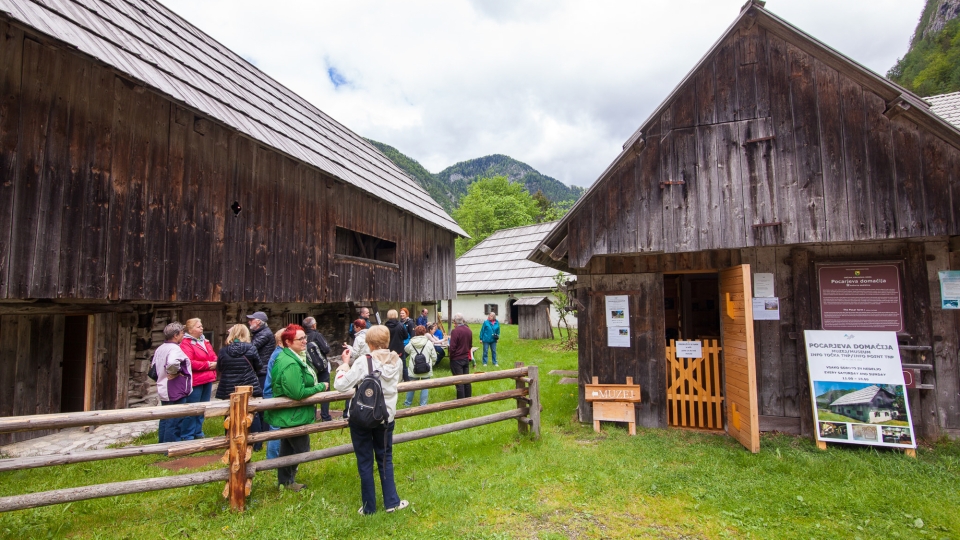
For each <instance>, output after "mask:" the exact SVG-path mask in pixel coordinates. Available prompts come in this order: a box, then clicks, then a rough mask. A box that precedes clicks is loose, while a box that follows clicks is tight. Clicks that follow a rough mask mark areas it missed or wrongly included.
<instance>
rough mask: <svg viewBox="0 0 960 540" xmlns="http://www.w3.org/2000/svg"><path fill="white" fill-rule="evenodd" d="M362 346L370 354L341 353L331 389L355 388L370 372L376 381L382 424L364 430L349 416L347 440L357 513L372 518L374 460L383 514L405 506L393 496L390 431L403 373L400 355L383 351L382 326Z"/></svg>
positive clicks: (384, 331) (386, 337)
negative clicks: (354, 471) (356, 482)
mask: <svg viewBox="0 0 960 540" xmlns="http://www.w3.org/2000/svg"><path fill="white" fill-rule="evenodd" d="M366 343H367V345H369V347H370V349H371V352H369V353H368V354H364V355H363V356H360V357H352V356H351V354H350V351H351V349H350V348H346V349H344V350H343V353H342V355H341V357H340V359H341V360H342V361H343V363H342V364H341V365H340V367H338V368H337V374H336V378H335V379H334V381H333V387H334V388H336V389H337V391H339V392H346V391H347V390H350V389H351V388H354V387H357V386H358V385H361V383H362V382H363V380H364V378H366V376H367V374H369V373H370V369H371V368H372V370H373V372H374V373H375V374H377V375H378V377H379V383H380V388H381V390H382V396H383V400H382V401H381V402H380V405H381V406H382V407H383V408H384V409H385V412H386V418H385V419H384V421H383V423H381V424H377V425H376V426H375V427H372V428H368V427H360V426H359V425H354V418H353V416H354V414H351V419H350V422H351V423H350V440H351V441H352V442H353V453H354V454H355V455H356V457H357V472H358V473H359V474H360V498H361V500H362V501H363V505H362V506H361V507H360V513H361V514H373V513H374V512H376V511H377V486H376V483H375V482H374V480H373V462H374V460H376V462H377V470H378V471H379V472H380V486H381V488H382V489H383V506H384V508H385V509H386V511H387V512H395V511H397V510H403V509H404V508H406V507H407V506H408V505H409V503H408V502H407V501H405V500H401V499H400V496H399V495H397V484H396V483H395V482H394V478H393V430H394V428H395V427H396V422H395V421H394V415H395V414H396V409H397V384H398V383H399V382H400V376H401V375H402V373H403V370H402V368H401V361H400V355H398V354H397V353H396V352H394V351H391V350H389V349H388V348H387V347H388V346H389V344H390V331H389V330H388V329H387V327H386V326H380V325H377V326H374V327H373V328H371V329H369V330H367V339H366ZM354 399H355V400H356V399H362V398H354Z"/></svg>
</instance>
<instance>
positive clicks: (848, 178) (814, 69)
mask: <svg viewBox="0 0 960 540" xmlns="http://www.w3.org/2000/svg"><path fill="white" fill-rule="evenodd" d="M807 50H808V48H806V47H802V45H801V44H794V43H791V42H789V41H787V40H785V39H784V38H783V37H780V35H779V34H774V33H773V32H768V30H767V29H765V28H764V27H763V26H762V24H756V25H753V26H752V27H750V28H749V29H746V28H741V29H740V30H738V31H736V32H734V33H733V34H732V35H731V36H730V37H728V38H727V39H726V41H724V42H722V43H721V44H720V45H719V46H718V48H717V49H716V50H715V51H714V53H713V54H712V56H710V57H708V58H707V59H706V60H705V62H704V63H703V64H701V66H700V68H699V69H698V70H697V71H696V72H695V73H693V74H692V75H691V76H690V77H688V78H687V80H686V81H685V82H684V83H683V84H682V85H681V86H680V87H679V88H678V89H677V91H676V93H675V94H674V97H673V98H672V100H671V101H670V102H668V103H666V104H665V105H664V106H663V108H662V109H660V111H661V112H660V113H659V114H658V115H657V116H655V117H654V118H652V119H651V120H650V121H649V122H648V123H647V125H646V126H645V127H644V129H643V141H644V143H643V147H642V148H641V150H640V151H639V153H636V154H635V155H631V156H630V157H625V158H624V159H623V162H622V163H620V165H619V167H618V169H617V170H614V171H612V172H611V173H610V174H609V175H608V176H607V177H606V178H605V179H604V180H603V181H602V183H601V184H600V185H598V186H597V187H596V188H595V189H593V191H592V192H591V193H589V194H588V196H587V197H588V199H587V200H585V201H583V202H582V203H581V204H580V206H579V207H578V208H577V209H576V210H575V211H574V214H573V215H572V216H571V217H570V220H569V222H568V227H567V233H568V235H567V246H568V263H569V267H570V268H585V267H586V266H587V264H588V263H589V262H590V260H591V258H593V257H595V256H602V255H608V254H610V255H616V254H624V253H646V252H664V253H686V252H696V251H701V250H714V249H728V248H744V247H752V246H772V245H789V244H797V243H817V242H849V241H859V240H871V239H885V238H908V237H924V236H943V235H950V234H960V227H958V225H957V223H956V220H955V218H956V215H955V214H954V210H955V209H956V208H955V207H957V206H958V203H957V201H960V151H958V150H957V148H956V147H955V146H951V145H949V144H947V143H946V142H944V141H943V140H942V139H940V138H938V137H937V136H935V135H932V134H930V133H928V132H927V131H926V130H924V129H922V128H920V127H918V126H917V125H916V124H914V123H913V122H912V121H911V120H909V119H908V118H906V117H905V116H903V115H900V116H893V115H889V114H888V115H885V114H884V112H885V111H886V110H887V107H888V104H887V103H886V102H885V100H884V99H883V98H882V97H880V96H879V95H877V94H876V93H874V92H872V91H871V90H869V89H867V88H866V87H865V86H864V85H863V84H861V83H859V82H857V80H855V79H854V78H853V77H852V76H848V75H847V74H844V73H843V72H841V71H838V70H837V69H835V68H834V67H831V65H828V63H827V62H825V61H821V59H818V58H816V57H814V56H813V55H811V54H810V53H808V52H807ZM833 64H834V65H835V62H834V63H833ZM891 116H892V118H891ZM661 182H666V183H667V184H661ZM669 182H683V183H682V184H669ZM951 201H952V202H951ZM778 222H779V224H776V223H778Z"/></svg>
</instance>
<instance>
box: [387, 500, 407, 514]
mask: <svg viewBox="0 0 960 540" xmlns="http://www.w3.org/2000/svg"><path fill="white" fill-rule="evenodd" d="M408 506H410V502H409V501H400V504H398V505H396V506H394V507H393V508H387V512H396V511H397V510H403V509H404V508H406V507H408Z"/></svg>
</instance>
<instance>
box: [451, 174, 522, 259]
mask: <svg viewBox="0 0 960 540" xmlns="http://www.w3.org/2000/svg"><path fill="white" fill-rule="evenodd" d="M538 214H539V212H538V207H537V203H536V201H534V200H533V197H531V196H530V194H529V193H528V192H527V190H526V189H525V188H524V186H523V184H511V183H510V181H509V180H507V177H506V176H495V177H493V178H481V179H480V180H477V181H476V182H474V183H473V184H470V187H469V188H467V195H466V196H465V197H463V199H461V200H460V206H459V207H458V208H457V209H456V210H454V211H453V219H455V220H457V223H459V224H460V226H461V227H463V230H465V231H467V234H469V235H470V236H471V238H460V239H458V240H457V257H459V256H460V255H463V254H464V253H466V252H467V251H468V250H469V249H470V248H472V247H473V246H475V245H477V244H478V243H480V242H482V241H483V240H485V239H486V238H487V237H488V236H490V235H491V234H493V233H495V232H497V231H499V230H500V229H509V228H511V227H521V226H523V225H531V224H533V223H535V222H536V218H537V215H538Z"/></svg>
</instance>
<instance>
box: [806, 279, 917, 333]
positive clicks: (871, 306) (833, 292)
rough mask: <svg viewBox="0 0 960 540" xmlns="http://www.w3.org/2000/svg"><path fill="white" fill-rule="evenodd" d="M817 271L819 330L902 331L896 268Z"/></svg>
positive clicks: (900, 298)
mask: <svg viewBox="0 0 960 540" xmlns="http://www.w3.org/2000/svg"><path fill="white" fill-rule="evenodd" d="M817 270H818V272H817V277H818V278H819V282H820V315H821V319H820V320H821V321H822V322H821V328H823V329H824V330H872V331H891V332H900V331H902V330H903V307H902V306H903V302H902V295H901V292H900V291H901V288H900V271H899V268H898V267H897V265H895V264H874V265H853V264H849V265H847V264H845V265H823V266H820V267H819V268H818V269H817Z"/></svg>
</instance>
